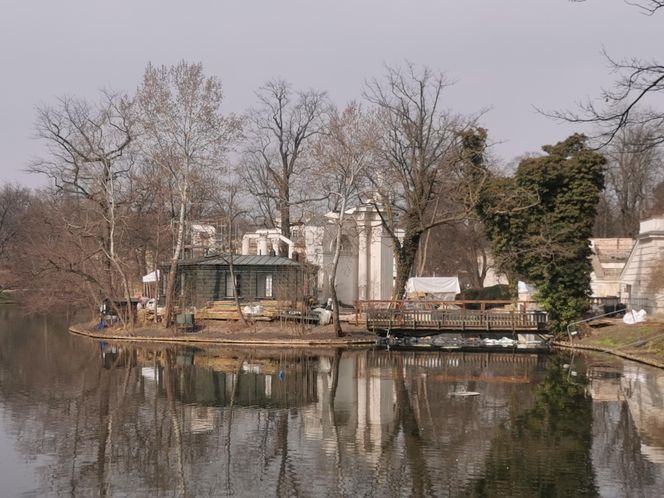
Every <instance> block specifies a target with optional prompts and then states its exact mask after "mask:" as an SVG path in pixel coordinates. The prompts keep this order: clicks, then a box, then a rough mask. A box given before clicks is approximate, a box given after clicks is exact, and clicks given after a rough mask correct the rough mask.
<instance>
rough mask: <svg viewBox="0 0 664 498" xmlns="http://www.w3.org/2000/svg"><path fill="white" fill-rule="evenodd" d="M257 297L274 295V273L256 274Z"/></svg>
mask: <svg viewBox="0 0 664 498" xmlns="http://www.w3.org/2000/svg"><path fill="white" fill-rule="evenodd" d="M256 297H272V274H271V273H257V274H256Z"/></svg>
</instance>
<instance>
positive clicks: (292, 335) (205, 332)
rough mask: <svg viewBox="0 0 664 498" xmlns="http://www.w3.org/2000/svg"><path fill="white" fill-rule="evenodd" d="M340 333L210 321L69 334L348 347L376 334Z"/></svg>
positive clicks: (90, 328) (92, 328)
mask: <svg viewBox="0 0 664 498" xmlns="http://www.w3.org/2000/svg"><path fill="white" fill-rule="evenodd" d="M343 330H344V336H343V337H337V336H336V334H335V333H334V330H333V328H332V325H324V326H310V325H304V326H303V325H302V324H298V323H265V322H256V323H253V324H250V325H248V326H245V325H243V324H241V323H237V322H212V323H208V324H205V325H204V326H202V327H200V328H197V329H196V330H195V331H193V332H187V331H179V330H174V329H166V328H163V327H155V326H153V325H150V326H140V327H135V328H134V329H133V330H129V329H124V328H121V327H109V328H105V329H102V330H99V329H97V328H96V323H93V322H89V323H82V324H77V325H73V326H71V327H70V328H69V331H70V332H71V333H73V334H77V335H82V336H86V337H91V338H94V339H101V340H106V341H108V340H114V341H130V342H161V343H183V344H196V343H204V344H236V345H260V346H274V347H302V346H335V347H344V346H346V347H350V346H356V345H367V344H375V342H376V335H375V334H373V333H371V332H369V331H367V330H366V328H365V327H363V326H357V325H353V324H347V323H344V324H343Z"/></svg>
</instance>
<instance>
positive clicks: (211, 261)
mask: <svg viewBox="0 0 664 498" xmlns="http://www.w3.org/2000/svg"><path fill="white" fill-rule="evenodd" d="M178 264H179V265H183V266H184V265H187V266H188V265H223V266H227V265H229V264H230V256H222V255H215V256H208V257H205V258H196V259H186V260H180V261H178ZM233 266H300V263H298V262H297V261H293V260H292V259H288V258H285V257H283V256H255V255H248V256H238V255H234V256H233Z"/></svg>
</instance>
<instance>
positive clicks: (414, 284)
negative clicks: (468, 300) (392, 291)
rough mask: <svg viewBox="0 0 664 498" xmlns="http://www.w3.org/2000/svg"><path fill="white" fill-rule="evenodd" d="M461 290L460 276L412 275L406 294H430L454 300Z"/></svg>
mask: <svg viewBox="0 0 664 498" xmlns="http://www.w3.org/2000/svg"><path fill="white" fill-rule="evenodd" d="M459 292H461V287H460V286H459V277H411V278H409V279H408V282H406V294H407V295H409V296H411V295H417V294H430V295H432V296H434V297H437V298H439V299H443V300H446V301H454V298H455V297H456V295H457V294H458V293H459Z"/></svg>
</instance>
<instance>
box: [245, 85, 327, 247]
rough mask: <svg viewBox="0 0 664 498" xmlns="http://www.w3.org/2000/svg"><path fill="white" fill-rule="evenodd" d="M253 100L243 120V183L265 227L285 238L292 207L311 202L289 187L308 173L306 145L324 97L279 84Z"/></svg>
mask: <svg viewBox="0 0 664 498" xmlns="http://www.w3.org/2000/svg"><path fill="white" fill-rule="evenodd" d="M257 96H258V101H259V106H258V107H257V108H255V109H252V110H250V111H249V116H248V129H247V133H246V146H245V149H244V166H245V172H246V173H245V175H244V180H245V182H246V183H247V186H248V188H249V191H250V193H251V194H252V195H253V196H254V197H255V198H256V200H257V201H258V205H259V208H260V210H261V212H262V214H263V216H264V217H265V219H266V220H267V221H268V223H269V224H270V225H271V226H273V227H277V226H278V227H280V229H281V234H282V235H283V236H284V237H287V238H290V237H291V225H292V222H293V220H292V216H293V214H294V213H293V212H292V209H293V207H294V206H301V205H302V204H304V203H306V202H309V201H311V200H312V196H311V195H310V193H309V192H308V189H307V188H306V187H301V188H294V186H295V184H296V182H299V184H300V185H302V183H306V180H307V175H308V174H309V173H310V171H311V167H312V162H311V161H310V156H309V152H310V147H311V145H312V143H313V140H312V139H313V137H315V136H316V135H317V134H318V133H320V131H321V129H322V127H323V125H324V121H325V114H326V111H327V108H328V104H327V98H326V95H325V93H324V92H316V91H313V90H309V91H306V92H302V91H299V92H295V91H293V90H292V89H291V86H290V85H289V84H288V83H286V82H285V81H282V80H275V81H270V82H268V83H266V84H265V86H263V87H261V88H260V89H259V91H258V92H257ZM314 197H316V196H314ZM275 214H276V215H278V216H279V220H276V219H275Z"/></svg>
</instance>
